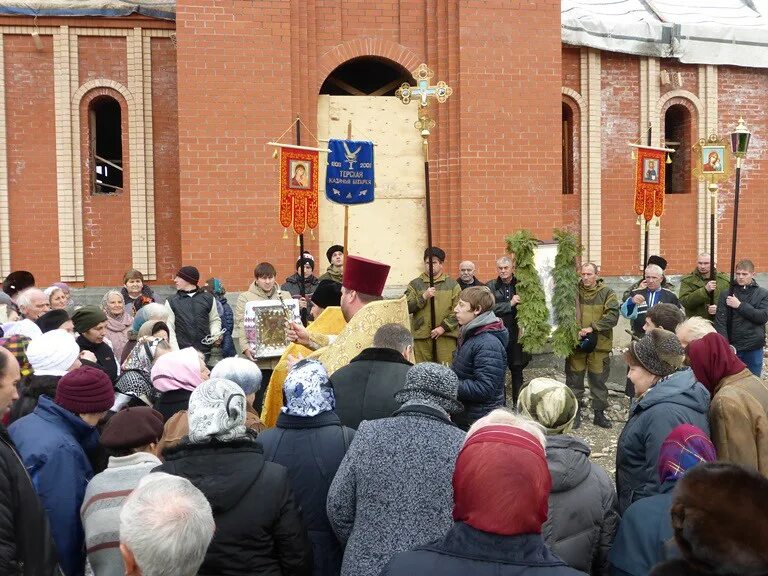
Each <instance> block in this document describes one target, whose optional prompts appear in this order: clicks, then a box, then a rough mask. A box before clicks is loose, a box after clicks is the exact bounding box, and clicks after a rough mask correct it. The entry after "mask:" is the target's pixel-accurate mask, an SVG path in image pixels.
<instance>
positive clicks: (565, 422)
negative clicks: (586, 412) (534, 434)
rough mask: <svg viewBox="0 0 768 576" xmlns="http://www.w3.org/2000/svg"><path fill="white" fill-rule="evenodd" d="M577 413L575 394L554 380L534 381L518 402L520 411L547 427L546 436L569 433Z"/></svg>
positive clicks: (577, 406) (521, 394)
mask: <svg viewBox="0 0 768 576" xmlns="http://www.w3.org/2000/svg"><path fill="white" fill-rule="evenodd" d="M578 409H579V403H578V400H576V395H575V394H574V393H573V391H572V390H571V389H570V388H568V386H566V385H565V384H563V383H562V382H558V381H557V380H554V379H553V378H534V379H533V380H531V382H530V384H528V386H526V387H525V388H523V389H522V390H521V391H520V397H519V398H518V399H517V411H518V412H520V413H521V414H522V415H523V416H527V417H528V418H531V419H533V420H536V422H538V423H539V424H541V425H542V426H544V428H546V429H547V434H567V433H568V432H570V431H571V428H572V427H573V421H574V419H575V418H576V412H578Z"/></svg>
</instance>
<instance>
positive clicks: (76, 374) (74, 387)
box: [54, 336, 115, 414]
mask: <svg viewBox="0 0 768 576" xmlns="http://www.w3.org/2000/svg"><path fill="white" fill-rule="evenodd" d="M70 338H71V336H70ZM54 402H56V404H58V405H59V406H61V407H62V408H64V409H66V410H69V411H70V412H72V413H74V414H98V413H99V412H106V411H107V410H109V409H110V408H112V405H113V404H114V403H115V391H114V390H113V389H112V381H111V380H110V379H109V376H107V373H106V372H104V371H103V370H100V369H99V368H94V367H93V366H80V368H77V369H76V370H72V372H67V373H66V374H65V375H64V376H62V377H61V379H60V380H59V384H58V385H57V386H56V398H55V399H54Z"/></svg>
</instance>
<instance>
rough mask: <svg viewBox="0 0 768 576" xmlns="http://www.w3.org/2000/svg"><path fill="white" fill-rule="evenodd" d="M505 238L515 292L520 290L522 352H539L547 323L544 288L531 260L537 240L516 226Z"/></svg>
mask: <svg viewBox="0 0 768 576" xmlns="http://www.w3.org/2000/svg"><path fill="white" fill-rule="evenodd" d="M506 240H507V250H508V251H509V252H514V253H515V257H516V260H517V270H516V271H515V277H516V278H517V286H516V292H517V293H518V294H520V304H518V305H517V325H518V326H519V327H520V338H519V339H518V342H519V343H520V344H521V345H522V347H523V350H525V351H526V352H529V353H535V352H541V351H542V350H543V349H544V346H545V345H546V343H547V338H549V332H550V330H551V327H550V325H549V311H548V310H547V301H546V297H545V296H544V289H543V288H542V286H541V280H540V279H539V274H538V272H537V271H536V265H535V263H534V261H533V256H534V248H536V246H538V244H539V241H538V240H536V238H534V236H533V234H531V233H530V232H529V231H528V230H520V231H519V232H516V233H514V234H513V235H511V236H507V238H506Z"/></svg>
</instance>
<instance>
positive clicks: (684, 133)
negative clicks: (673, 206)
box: [664, 104, 693, 194]
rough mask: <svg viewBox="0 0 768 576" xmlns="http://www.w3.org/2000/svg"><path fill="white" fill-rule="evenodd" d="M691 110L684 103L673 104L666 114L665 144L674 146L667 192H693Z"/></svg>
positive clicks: (668, 165) (667, 174)
mask: <svg viewBox="0 0 768 576" xmlns="http://www.w3.org/2000/svg"><path fill="white" fill-rule="evenodd" d="M691 129H692V124H691V112H690V111H689V110H688V108H686V107H685V106H684V105H682V104H673V105H672V106H670V107H669V108H668V109H667V111H666V113H665V114H664V145H665V146H666V147H667V148H674V150H675V152H674V154H672V163H671V164H667V170H666V179H665V184H666V191H667V194H688V193H690V192H691V146H692V145H693V144H692V142H691Z"/></svg>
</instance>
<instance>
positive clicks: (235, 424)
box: [166, 354, 246, 444]
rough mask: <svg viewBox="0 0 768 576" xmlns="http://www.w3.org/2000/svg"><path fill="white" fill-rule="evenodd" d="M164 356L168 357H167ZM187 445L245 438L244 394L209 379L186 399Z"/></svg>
mask: <svg viewBox="0 0 768 576" xmlns="http://www.w3.org/2000/svg"><path fill="white" fill-rule="evenodd" d="M166 356H167V354H166ZM188 416H189V441H190V442H192V443H194V444H203V443H206V442H210V441H211V439H213V438H215V439H217V440H220V441H221V442H229V441H231V440H235V439H237V438H239V437H242V436H245V434H246V431H245V394H244V393H243V389H242V388H240V386H238V385H237V384H235V383H234V382H232V381H231V380H225V379H224V378H212V379H211V380H206V381H205V382H203V383H202V384H200V385H199V386H198V387H197V388H195V390H194V391H193V392H192V395H191V396H190V397H189V412H188Z"/></svg>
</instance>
